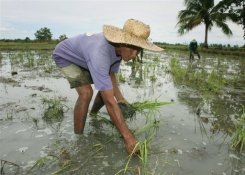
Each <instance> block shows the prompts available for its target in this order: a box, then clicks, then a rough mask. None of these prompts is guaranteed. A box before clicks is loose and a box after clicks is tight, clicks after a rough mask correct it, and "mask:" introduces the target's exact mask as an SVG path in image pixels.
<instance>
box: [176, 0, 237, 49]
mask: <svg viewBox="0 0 245 175" xmlns="http://www.w3.org/2000/svg"><path fill="white" fill-rule="evenodd" d="M185 5H186V9H185V10H181V11H180V12H179V14H178V19H179V21H178V23H177V25H178V26H179V29H178V33H179V34H181V35H183V34H185V33H187V32H189V31H190V30H192V29H193V28H195V27H197V26H199V25H201V24H202V23H204V24H205V41H204V46H205V47H207V46H208V41H207V36H208V31H209V30H211V28H212V27H213V26H214V24H215V25H216V26H217V27H219V28H221V29H222V31H223V33H224V34H226V35H228V36H229V35H232V31H231V30H230V28H229V26H228V25H227V23H226V22H227V19H229V20H232V21H233V22H236V21H237V20H238V16H237V14H235V13H223V12H221V10H220V9H221V8H222V6H221V5H220V4H217V5H214V0H185Z"/></svg>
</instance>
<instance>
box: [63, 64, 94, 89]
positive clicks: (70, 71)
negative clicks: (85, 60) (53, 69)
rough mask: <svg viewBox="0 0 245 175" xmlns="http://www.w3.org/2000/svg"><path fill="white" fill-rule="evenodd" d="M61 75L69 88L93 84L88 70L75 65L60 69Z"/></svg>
mask: <svg viewBox="0 0 245 175" xmlns="http://www.w3.org/2000/svg"><path fill="white" fill-rule="evenodd" d="M61 71H62V73H63V74H64V75H65V77H66V78H67V80H68V82H69V83H70V87H71V88H76V87H79V86H82V85H86V84H93V80H92V77H91V74H90V72H89V71H88V70H86V69H84V68H82V67H79V66H77V65H75V64H70V65H69V66H66V67H63V68H61Z"/></svg>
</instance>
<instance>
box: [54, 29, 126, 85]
mask: <svg viewBox="0 0 245 175" xmlns="http://www.w3.org/2000/svg"><path fill="white" fill-rule="evenodd" d="M53 59H54V61H55V62H56V64H57V65H58V66H59V67H61V68H62V67H65V66H68V65H70V64H76V65H78V66H80V67H82V68H84V69H87V70H88V71H89V72H90V74H91V76H92V79H93V82H94V85H95V88H96V89H97V90H109V89H112V88H113V86H112V81H111V78H110V73H111V72H114V73H117V72H118V71H119V66H120V62H121V58H120V57H118V56H117V55H116V52H115V47H114V46H112V45H111V44H110V43H109V42H108V41H107V40H106V39H105V37H104V35H103V33H97V34H93V35H88V34H80V35H77V36H74V37H72V38H68V39H66V40H64V41H62V42H60V43H59V44H58V45H57V46H56V47H55V50H54V51H53Z"/></svg>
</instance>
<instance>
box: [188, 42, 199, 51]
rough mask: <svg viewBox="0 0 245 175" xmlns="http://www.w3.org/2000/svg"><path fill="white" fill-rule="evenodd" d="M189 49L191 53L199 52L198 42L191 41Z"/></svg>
mask: <svg viewBox="0 0 245 175" xmlns="http://www.w3.org/2000/svg"><path fill="white" fill-rule="evenodd" d="M189 49H190V50H191V51H196V50H197V42H196V41H191V42H190V44H189Z"/></svg>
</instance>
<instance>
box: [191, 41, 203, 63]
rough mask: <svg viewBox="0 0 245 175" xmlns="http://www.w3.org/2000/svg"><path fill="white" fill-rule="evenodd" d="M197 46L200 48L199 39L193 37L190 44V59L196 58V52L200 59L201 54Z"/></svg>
mask: <svg viewBox="0 0 245 175" xmlns="http://www.w3.org/2000/svg"><path fill="white" fill-rule="evenodd" d="M197 48H198V45H197V41H196V40H195V39H193V40H192V41H191V42H190V44H189V50H190V60H193V59H194V54H197V56H198V59H200V54H199V52H198V50H197Z"/></svg>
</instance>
